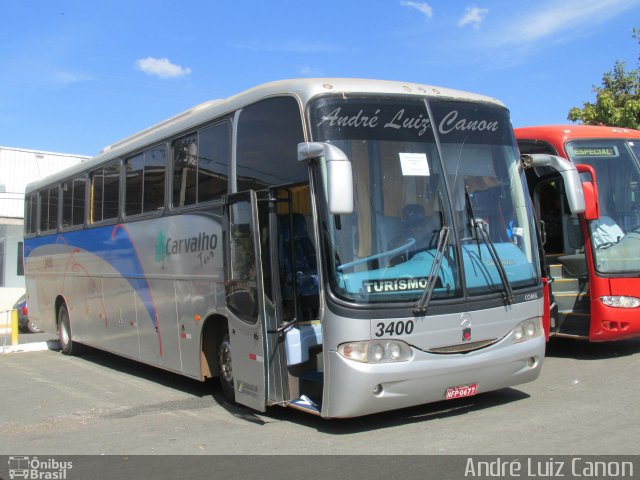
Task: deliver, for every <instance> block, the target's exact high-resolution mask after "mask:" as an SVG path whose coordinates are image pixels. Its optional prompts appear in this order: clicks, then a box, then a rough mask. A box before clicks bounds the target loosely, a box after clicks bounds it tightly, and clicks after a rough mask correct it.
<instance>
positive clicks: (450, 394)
mask: <svg viewBox="0 0 640 480" xmlns="http://www.w3.org/2000/svg"><path fill="white" fill-rule="evenodd" d="M477 391H478V384H477V383H472V384H471V385H458V386H457V387H450V388H447V393H446V395H445V397H444V398H445V400H453V399H454V398H462V397H471V396H473V395H475V394H476V393H477Z"/></svg>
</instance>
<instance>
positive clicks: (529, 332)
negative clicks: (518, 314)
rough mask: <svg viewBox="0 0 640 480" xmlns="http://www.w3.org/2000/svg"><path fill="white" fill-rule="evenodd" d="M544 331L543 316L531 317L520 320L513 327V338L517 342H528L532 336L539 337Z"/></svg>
mask: <svg viewBox="0 0 640 480" xmlns="http://www.w3.org/2000/svg"><path fill="white" fill-rule="evenodd" d="M543 333H544V330H543V328H542V319H541V318H539V317H538V318H530V319H528V320H525V321H524V322H520V323H519V324H518V325H517V326H516V328H514V329H513V340H514V342H515V343H520V342H526V341H527V340H531V339H532V338H536V337H539V336H540V335H542V334H543Z"/></svg>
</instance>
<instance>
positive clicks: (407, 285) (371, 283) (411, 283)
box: [362, 277, 429, 293]
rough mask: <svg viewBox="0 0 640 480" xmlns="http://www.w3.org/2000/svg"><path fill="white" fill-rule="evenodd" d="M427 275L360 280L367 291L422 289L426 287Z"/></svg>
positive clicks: (382, 291)
mask: <svg viewBox="0 0 640 480" xmlns="http://www.w3.org/2000/svg"><path fill="white" fill-rule="evenodd" d="M428 281H429V279H428V278H427V277H418V278H389V279H386V280H365V281H364V282H362V286H363V287H364V290H365V292H367V293H384V292H405V291H409V290H424V289H425V288H427V282H428Z"/></svg>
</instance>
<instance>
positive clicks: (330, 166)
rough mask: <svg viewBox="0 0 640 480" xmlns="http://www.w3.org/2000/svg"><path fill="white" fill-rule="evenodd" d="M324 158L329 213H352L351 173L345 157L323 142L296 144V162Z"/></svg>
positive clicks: (347, 159)
mask: <svg viewBox="0 0 640 480" xmlns="http://www.w3.org/2000/svg"><path fill="white" fill-rule="evenodd" d="M320 157H324V158H325V160H326V162H327V190H328V192H327V195H328V197H329V199H328V200H329V213H331V214H332V215H340V214H349V213H353V172H352V171H351V162H350V161H349V158H348V157H347V155H346V154H345V153H344V152H343V151H342V150H340V149H339V148H338V147H336V146H335V145H331V144H329V143H324V142H302V143H299V144H298V160H299V161H304V160H307V161H308V160H311V159H313V158H320Z"/></svg>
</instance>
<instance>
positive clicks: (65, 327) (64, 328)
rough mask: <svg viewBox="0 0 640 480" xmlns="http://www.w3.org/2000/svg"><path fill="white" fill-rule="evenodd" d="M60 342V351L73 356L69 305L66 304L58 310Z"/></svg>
mask: <svg viewBox="0 0 640 480" xmlns="http://www.w3.org/2000/svg"><path fill="white" fill-rule="evenodd" d="M58 340H59V341H60V351H61V352H62V353H64V354H65V355H72V350H73V340H72V339H71V325H70V323H69V312H68V311H67V305H66V304H64V303H63V304H62V305H60V309H59V310H58Z"/></svg>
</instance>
